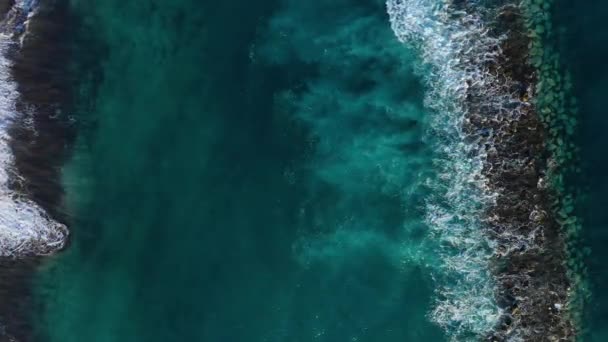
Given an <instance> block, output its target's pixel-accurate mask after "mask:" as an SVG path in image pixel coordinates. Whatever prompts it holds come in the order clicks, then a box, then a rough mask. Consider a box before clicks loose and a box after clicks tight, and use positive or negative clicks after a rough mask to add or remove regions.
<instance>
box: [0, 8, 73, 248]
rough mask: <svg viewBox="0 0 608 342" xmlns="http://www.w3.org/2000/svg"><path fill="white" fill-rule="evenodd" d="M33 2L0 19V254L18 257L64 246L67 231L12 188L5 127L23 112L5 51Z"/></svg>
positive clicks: (18, 34) (13, 171) (11, 45)
mask: <svg viewBox="0 0 608 342" xmlns="http://www.w3.org/2000/svg"><path fill="white" fill-rule="evenodd" d="M35 5H36V1H17V2H16V3H15V4H14V5H13V7H12V8H11V9H10V10H9V11H8V12H7V13H6V14H5V16H4V19H3V20H2V22H0V25H1V26H2V34H1V35H0V256H2V257H20V256H26V255H43V254H50V253H53V252H55V251H57V250H60V249H61V248H63V246H64V244H65V242H66V239H67V235H68V231H67V228H66V226H65V225H63V224H61V223H59V222H56V221H55V220H53V219H52V218H51V217H50V216H49V215H48V214H47V213H46V212H45V210H44V209H43V208H41V207H40V206H39V205H38V204H36V203H35V202H33V201H32V200H30V199H28V198H27V197H26V196H25V195H24V194H22V193H18V192H16V191H14V190H12V188H11V186H10V184H11V182H20V176H19V175H18V174H17V172H16V168H15V167H14V156H13V154H12V152H11V148H10V146H9V142H10V137H9V134H8V130H9V129H10V127H11V125H13V124H19V121H20V119H21V118H22V115H21V114H22V113H19V112H18V110H17V107H16V102H17V99H18V96H19V94H18V92H17V85H16V84H15V82H14V81H13V80H12V76H11V71H10V69H11V66H12V65H11V62H10V60H9V59H8V58H7V54H8V53H9V52H11V51H13V50H14V49H18V47H19V43H18V42H19V40H20V39H21V38H22V37H23V33H24V32H26V31H27V20H28V18H29V17H31V16H32V15H33V14H34V9H35Z"/></svg>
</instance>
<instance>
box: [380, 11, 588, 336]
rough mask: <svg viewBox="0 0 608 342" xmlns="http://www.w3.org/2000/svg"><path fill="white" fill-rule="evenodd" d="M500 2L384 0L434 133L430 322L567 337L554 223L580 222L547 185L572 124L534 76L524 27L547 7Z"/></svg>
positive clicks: (561, 234) (563, 266)
mask: <svg viewBox="0 0 608 342" xmlns="http://www.w3.org/2000/svg"><path fill="white" fill-rule="evenodd" d="M536 2H538V1H536ZM499 3H500V4H481V2H480V1H467V0H464V1H463V0H459V1H457V0H444V1H436V0H388V1H387V10H388V14H389V17H390V22H391V26H392V28H393V31H394V33H395V35H396V36H397V38H398V39H399V40H400V41H402V42H404V43H407V44H410V45H414V46H415V47H416V48H417V50H418V51H419V53H420V56H421V60H422V64H423V65H424V67H423V68H421V70H423V71H422V72H423V73H424V74H423V77H424V78H425V80H426V84H427V88H428V89H427V95H426V101H425V104H426V106H427V107H428V108H430V109H431V110H432V111H433V112H434V114H433V116H434V119H433V122H432V125H431V126H432V127H431V131H430V133H429V134H431V135H433V136H435V137H438V139H435V140H437V141H438V142H437V143H436V149H437V150H438V151H439V155H440V157H438V160H437V162H436V163H437V164H438V165H439V169H440V172H441V175H442V177H440V183H441V184H439V185H438V186H437V191H438V192H441V193H442V198H441V199H438V200H430V201H429V202H430V203H429V206H428V208H427V209H428V212H429V220H428V223H429V225H430V227H431V229H433V231H434V232H435V234H436V236H437V237H438V238H439V239H440V241H441V251H440V253H441V255H442V259H443V261H444V262H443V263H444V272H445V273H446V274H447V276H446V277H445V281H444V282H443V283H442V284H440V285H439V286H438V290H437V292H438V299H437V304H436V306H435V308H434V309H433V311H432V313H431V318H432V319H433V320H434V321H435V322H436V323H438V324H439V325H441V326H442V327H443V328H444V329H445V330H446V332H447V333H448V334H449V335H450V336H451V338H452V340H454V341H461V340H474V339H478V340H489V341H563V340H565V341H572V340H575V339H576V336H577V335H578V333H579V327H578V326H577V324H576V323H575V319H574V317H575V316H576V314H573V311H574V310H578V308H576V307H575V305H573V304H572V303H573V300H572V298H573V297H574V292H575V291H576V290H575V288H576V284H575V283H574V281H573V279H576V276H573V274H572V273H573V272H572V269H570V268H569V267H568V263H569V262H570V260H569V253H568V248H567V245H568V243H569V241H568V240H569V238H570V235H571V234H569V233H568V230H570V229H571V228H567V227H566V225H565V224H564V222H567V223H568V225H570V227H571V226H576V225H577V224H578V223H577V221H576V218H574V217H573V214H572V208H571V204H568V203H566V204H565V206H566V208H564V205H563V203H564V202H569V201H570V202H571V200H564V199H563V197H564V196H565V195H564V194H563V193H562V191H561V190H560V189H561V188H560V186H554V185H555V184H558V185H559V184H560V183H561V182H563V177H562V176H560V175H559V174H558V173H557V171H556V170H557V169H558V167H557V165H561V166H563V165H565V163H566V162H567V161H568V160H566V159H564V158H561V159H560V156H561V155H564V154H566V155H567V153H568V152H563V150H564V149H563V148H561V147H559V146H561V145H564V146H565V145H566V144H564V143H563V141H565V139H566V134H567V133H568V132H571V131H572V129H573V127H572V124H571V123H572V121H571V120H568V119H566V120H564V121H566V122H567V123H566V124H564V125H562V127H563V129H557V128H555V127H554V126H555V125H554V124H553V122H554V121H555V120H551V119H548V118H550V114H551V112H552V111H558V110H559V108H563V107H565V104H563V103H561V102H559V100H558V99H557V98H554V95H553V94H552V93H551V92H549V93H548V92H547V89H548V88H547V82H550V83H551V86H553V87H555V84H556V83H558V82H559V80H557V81H556V80H555V79H551V80H550V81H547V80H546V78H547V77H544V76H543V75H544V73H542V72H541V71H542V69H543V68H546V66H544V63H543V61H542V60H541V61H540V62H539V58H538V55H539V54H541V55H542V53H541V52H539V49H540V48H539V44H538V41H539V40H538V39H536V38H535V37H536V35H535V33H534V31H531V29H530V25H529V23H530V17H531V16H532V17H534V16H535V15H536V16H538V15H539V14H538V13H534V11H539V12H540V16H541V17H546V16H547V15H546V13H547V11H548V9H549V6H547V5H544V4H543V3H542V1H541V4H540V6H539V5H538V4H536V3H534V4H532V5H531V4H529V1H523V2H520V1H515V0H513V1H501V2H499ZM531 8H532V10H530V9H531ZM541 31H542V30H541ZM552 65H553V64H552ZM551 68H552V69H554V68H555V67H554V66H551ZM541 81H543V82H541ZM543 83H545V84H544V86H543ZM562 97H563V94H562ZM547 102H550V103H551V106H552V108H549V109H547V105H546V103H547ZM541 110H542V111H546V110H548V111H549V114H546V113H541ZM560 141H562V142H561V143H560ZM556 144H557V145H559V146H558V147H556V146H555V145H556ZM555 202H557V203H558V205H556V204H555Z"/></svg>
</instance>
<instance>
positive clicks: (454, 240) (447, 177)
mask: <svg viewBox="0 0 608 342" xmlns="http://www.w3.org/2000/svg"><path fill="white" fill-rule="evenodd" d="M387 10H388V13H389V16H390V22H391V27H392V28H393V31H394V33H395V35H396V36H397V38H398V39H399V40H400V41H402V42H407V43H408V44H413V45H414V46H416V47H417V49H418V50H419V52H420V54H421V56H422V60H423V63H424V66H425V67H426V68H425V70H424V77H425V79H426V82H427V86H428V90H427V96H426V100H425V104H426V106H427V107H428V108H430V109H431V110H432V111H433V119H432V120H431V132H430V135H432V136H433V138H434V140H435V142H436V150H437V151H438V152H439V153H440V157H439V158H437V160H436V161H435V163H436V164H437V165H436V166H437V167H438V169H439V170H440V177H439V178H440V180H439V182H438V184H435V185H434V186H435V188H436V191H435V194H436V195H435V196H434V197H432V198H430V199H429V201H428V205H427V221H428V223H429V226H430V227H431V229H432V230H433V231H434V233H435V235H436V237H437V238H438V239H439V241H440V242H441V246H442V247H441V252H440V253H441V258H442V260H443V265H444V267H443V272H442V274H441V275H438V277H437V278H438V282H439V284H440V285H439V289H438V296H437V297H438V299H437V303H436V306H435V307H434V309H433V310H432V313H431V318H432V320H433V321H435V322H436V323H437V324H439V325H440V326H442V327H444V329H445V330H446V331H448V332H449V333H450V334H451V336H452V338H453V339H454V340H456V339H457V340H462V339H466V340H468V339H472V338H475V337H480V336H485V335H487V334H488V333H489V332H491V331H492V330H493V329H494V328H495V327H496V326H498V325H499V323H500V320H501V317H502V316H503V314H504V313H503V310H502V309H501V307H500V306H499V305H498V304H497V302H496V298H495V295H496V293H497V287H496V284H495V280H494V279H493V276H492V274H491V265H490V259H491V258H492V257H493V256H494V253H495V250H496V247H497V243H496V239H494V238H491V237H490V236H489V235H488V234H487V227H486V226H487V222H485V218H484V214H485V213H486V210H487V208H488V207H490V206H492V205H494V204H495V201H496V198H497V196H498V194H497V193H496V192H495V190H494V189H493V188H491V187H490V186H489V180H488V178H487V176H486V175H484V173H483V170H484V166H485V165H486V160H487V157H488V153H489V152H490V151H492V149H493V148H494V146H493V145H492V141H491V140H490V139H487V140H485V139H484V137H488V136H491V135H492V134H493V132H492V131H491V129H488V130H487V131H484V132H475V133H473V134H472V133H471V132H470V130H468V126H469V120H470V115H469V114H470V112H471V110H472V108H471V101H470V98H471V96H475V97H476V99H475V101H474V102H475V103H477V104H480V108H474V109H473V110H475V111H478V112H479V113H480V114H481V113H483V114H485V110H487V108H492V109H493V111H492V112H494V113H496V114H495V115H496V116H499V115H511V116H513V115H515V116H516V115H518V112H517V110H513V108H514V107H516V106H517V105H520V103H519V101H518V99H517V98H516V97H514V96H512V95H511V94H510V93H509V92H508V91H505V90H506V89H508V85H509V84H508V83H509V80H502V79H499V76H498V75H494V74H493V73H491V71H490V70H489V69H488V68H487V65H488V63H491V62H493V61H495V60H496V59H497V58H498V56H499V54H500V50H501V48H500V43H501V39H502V38H501V37H498V38H495V37H491V36H490V35H489V34H488V29H487V28H486V27H485V26H484V23H483V20H482V18H481V17H478V16H476V15H474V14H470V13H466V12H464V11H463V10H460V9H458V8H456V6H454V5H452V4H450V3H448V2H437V1H433V0H389V1H388V2H387ZM476 89H477V90H482V91H475V90H476ZM511 104H515V106H512V105H511ZM510 105H511V106H510ZM486 106H487V108H486ZM508 107H510V108H508ZM483 114H482V115H483Z"/></svg>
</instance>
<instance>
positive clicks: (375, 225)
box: [36, 0, 444, 342]
mask: <svg viewBox="0 0 608 342" xmlns="http://www.w3.org/2000/svg"><path fill="white" fill-rule="evenodd" d="M71 6H72V11H74V13H75V14H76V16H77V17H79V18H80V25H81V27H80V31H78V33H77V38H75V39H76V40H75V45H76V48H75V58H76V59H80V60H81V61H80V62H78V61H76V62H75V66H74V69H75V70H76V72H78V73H80V75H81V77H80V82H79V84H78V87H79V88H78V89H77V92H78V94H79V96H80V99H79V102H78V103H79V107H77V109H76V110H75V111H74V113H73V115H74V119H75V121H76V125H77V126H78V129H79V135H78V138H77V141H76V143H75V147H74V152H73V157H72V159H71V160H70V161H69V162H68V163H67V165H66V166H65V167H64V172H63V184H64V187H65V189H66V207H67V211H68V212H69V213H70V214H71V222H72V223H71V232H72V240H71V244H70V246H69V248H68V249H67V250H66V251H65V252H64V253H62V254H60V255H58V256H56V257H54V258H53V259H52V260H50V261H49V262H48V263H47V264H45V266H44V269H43V270H42V271H41V275H40V277H39V280H38V286H37V287H38V291H37V292H38V294H37V298H38V301H39V302H40V303H41V304H40V307H41V312H40V314H38V315H37V318H36V321H37V322H38V324H37V334H38V336H40V338H41V339H43V340H46V341H57V342H70V341H91V342H93V341H184V340H190V341H218V342H219V341H222V342H223V341H226V342H229V341H235V342H240V341H332V342H333V341H386V342H390V341H425V340H426V341H442V340H443V339H444V333H443V332H442V330H441V329H440V328H439V327H438V326H436V325H434V324H432V323H431V320H430V319H429V316H430V314H431V310H432V307H433V305H434V301H435V299H434V296H433V292H434V284H433V280H432V277H433V274H434V272H435V270H436V269H437V267H438V263H439V261H438V260H437V259H438V258H437V257H436V255H435V249H434V245H433V244H434V240H433V239H431V238H430V234H431V233H430V231H429V229H428V226H427V224H426V218H425V198H426V196H425V194H426V193H428V191H429V189H428V185H427V184H428V182H431V180H432V179H433V178H434V172H433V167H432V155H433V152H432V149H431V148H430V145H429V144H428V143H427V142H425V139H423V136H424V135H425V131H426V129H427V128H428V115H427V112H426V110H425V109H424V106H423V96H424V86H423V84H422V80H421V78H420V77H419V74H417V73H416V72H415V71H414V65H415V64H416V54H415V53H414V52H413V51H412V50H409V49H408V47H407V46H405V45H404V44H402V43H400V42H399V41H398V40H397V38H396V37H395V35H394V33H393V31H392V30H391V27H390V23H389V20H388V15H387V13H386V7H385V4H384V2H383V1H376V0H340V1H335V0H332V1H330V0H322V1H313V2H308V1H305V2H303V1H294V0H277V1H257V2H255V3H238V4H237V3H230V2H217V1H215V2H209V1H188V0H179V1H148V2H145V3H143V2H125V1H118V0H116V1H113V0H105V1H95V2H90V1H72V2H71ZM78 63H80V64H78Z"/></svg>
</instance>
